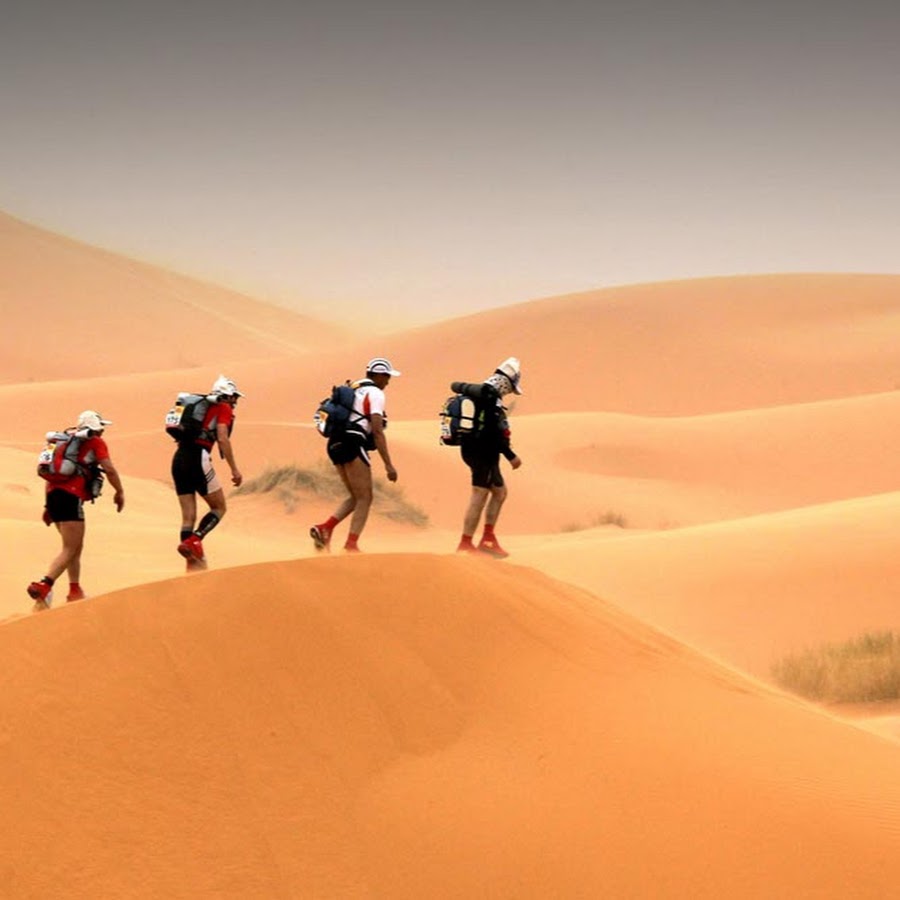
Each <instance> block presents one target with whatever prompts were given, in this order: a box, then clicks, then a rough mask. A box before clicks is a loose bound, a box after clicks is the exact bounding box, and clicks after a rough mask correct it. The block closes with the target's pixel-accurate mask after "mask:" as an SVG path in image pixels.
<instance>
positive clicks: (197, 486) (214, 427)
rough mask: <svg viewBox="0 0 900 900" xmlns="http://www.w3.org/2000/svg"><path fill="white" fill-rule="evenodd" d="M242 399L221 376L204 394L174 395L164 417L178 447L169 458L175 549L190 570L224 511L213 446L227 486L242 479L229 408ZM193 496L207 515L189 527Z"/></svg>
mask: <svg viewBox="0 0 900 900" xmlns="http://www.w3.org/2000/svg"><path fill="white" fill-rule="evenodd" d="M243 396H244V394H242V393H241V392H240V391H239V390H238V389H237V386H236V385H235V383H234V382H233V381H232V380H231V379H229V378H226V377H225V376H224V375H220V376H219V377H218V378H217V379H216V381H215V382H214V384H213V386H212V388H211V389H210V392H209V393H208V394H179V396H178V400H177V402H176V404H175V406H174V407H173V408H172V409H171V410H170V411H169V414H168V415H167V416H166V431H167V432H168V433H169V434H170V435H171V436H172V437H173V438H175V440H176V441H177V443H178V448H177V449H176V450H175V455H174V456H173V457H172V480H173V481H174V482H175V492H176V493H177V495H178V503H179V505H180V506H181V531H180V542H179V544H178V548H177V549H178V552H179V553H180V554H181V555H182V556H183V557H184V558H185V560H186V561H187V570H188V571H189V572H190V571H195V570H198V569H205V568H206V566H207V561H206V554H205V553H204V550H203V540H204V538H205V537H206V536H207V535H208V534H209V533H210V532H211V531H212V530H213V529H214V528H215V527H216V526H217V525H218V524H219V522H221V521H222V518H223V516H224V515H225V511H226V507H227V504H226V501H225V490H224V488H223V487H222V484H221V482H220V481H219V478H218V476H217V475H216V470H215V469H214V468H213V463H212V448H213V446H215V445H216V444H218V446H219V453H220V455H221V457H222V459H224V460H225V462H227V463H228V467H229V468H230V469H231V483H232V484H233V485H234V486H235V487H239V486H240V484H241V482H242V481H243V480H244V477H243V475H242V474H241V472H240V470H239V469H238V467H237V463H236V462H235V458H234V448H233V447H232V444H231V431H232V429H233V427H234V418H235V414H234V408H235V406H236V405H237V402H238V398H240V397H243ZM198 494H199V495H200V496H201V497H202V498H203V500H204V501H205V502H206V505H207V506H208V507H209V511H208V512H207V513H206V514H205V515H204V516H203V518H202V519H201V520H200V524H199V525H197V527H196V528H194V525H195V523H196V521H197V495H198Z"/></svg>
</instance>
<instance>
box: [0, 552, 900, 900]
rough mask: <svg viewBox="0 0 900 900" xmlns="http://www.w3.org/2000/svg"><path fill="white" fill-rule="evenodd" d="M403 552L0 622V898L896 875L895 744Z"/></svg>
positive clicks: (573, 602) (507, 569)
mask: <svg viewBox="0 0 900 900" xmlns="http://www.w3.org/2000/svg"><path fill="white" fill-rule="evenodd" d="M387 562H388V559H387V558H385V557H379V556H372V557H369V558H358V559H327V560H315V561H301V562H296V563H285V564H271V565H265V566H253V567H248V568H244V569H232V570H230V571H227V572H225V571H222V572H211V573H208V574H206V575H202V576H198V577H197V578H193V579H187V580H178V581H171V582H163V583H159V584H154V585H147V586H146V587H140V588H135V589H131V590H128V591H125V592H118V593H114V594H111V595H108V596H106V597H104V598H101V599H98V600H96V601H93V602H91V603H85V604H81V605H77V606H74V607H71V608H66V609H63V610H59V611H53V612H50V613H48V614H46V615H44V616H40V617H34V618H30V619H27V620H22V621H17V622H12V623H8V624H7V625H5V626H4V627H2V628H0V645H2V650H0V652H2V656H3V659H4V666H3V669H2V672H0V709H2V716H0V722H2V723H3V725H2V732H0V760H2V763H0V779H2V780H3V788H2V793H3V796H4V798H6V799H5V801H4V806H5V809H4V816H3V817H2V823H0V830H2V835H3V836H2V841H3V845H4V846H5V847H6V848H7V853H6V854H4V862H3V864H2V866H0V889H2V892H3V893H4V895H5V896H42V895H46V894H47V893H48V892H51V893H52V892H54V891H58V889H59V885H60V884H61V883H64V884H65V885H66V895H67V896H70V897H89V896H90V897H96V896H133V897H141V896H146V897H150V896H173V897H174V896H183V897H188V896H191V897H198V896H235V897H271V896H290V897H293V896H296V897H326V896H327V897H337V896H354V897H359V896H377V897H410V898H412V897H415V898H420V897H423V896H433V897H472V896H491V897H546V896H567V897H570V896H583V897H595V896H651V895H652V896H659V895H661V894H662V895H665V896H667V897H701V896H702V897H722V896H730V897H759V896H773V895H777V896H848V895H854V896H872V897H874V896H879V894H881V895H884V893H882V892H888V893H889V891H890V885H891V884H892V883H893V882H894V881H895V880H896V879H897V878H898V877H900V862H897V863H895V862H892V860H894V859H895V857H896V854H894V853H893V848H894V847H895V846H896V841H897V839H898V837H900V756H898V754H897V752H896V747H895V746H894V745H892V744H890V743H888V742H884V741H882V740H881V739H879V738H876V737H873V736H870V735H868V734H865V733H863V732H860V731H858V730H856V729H854V728H852V727H850V726H847V725H844V724H842V723H838V722H836V721H834V720H831V719H829V718H827V717H825V716H823V715H821V714H818V713H816V712H814V711H812V710H811V709H809V708H807V707H804V706H802V705H799V704H797V703H795V702H793V701H789V700H787V699H785V698H783V697H781V696H779V695H774V694H771V693H769V692H768V691H767V690H766V689H763V688H761V687H760V686H759V685H756V684H754V683H752V682H750V681H747V680H745V679H743V678H742V677H740V676H738V675H737V674H736V673H733V672H730V671H728V670H726V669H723V668H720V667H717V666H715V665H713V664H711V663H709V662H708V661H705V660H703V659H702V658H701V657H698V656H695V655H693V654H691V653H688V652H686V651H684V650H683V649H681V648H680V647H679V646H678V645H677V644H675V643H673V642H671V641H669V640H668V639H665V638H663V637H661V636H659V635H658V634H655V633H654V632H652V631H650V630H648V629H647V628H646V627H644V626H642V625H640V624H638V623H637V622H635V621H633V620H630V619H628V618H627V617H623V616H622V615H621V614H619V613H617V612H616V611H615V610H613V609H612V608H610V607H609V606H606V605H604V604H601V603H599V602H598V601H597V600H595V599H593V598H590V597H588V596H586V595H583V594H581V593H579V592H577V591H575V590H573V589H571V588H567V587H565V586H564V585H561V584H559V583H556V582H553V581H551V580H549V579H547V578H545V577H542V576H540V575H538V574H537V573H535V572H533V571H529V570H527V569H519V568H517V567H512V566H497V565H494V564H492V563H490V562H488V561H485V562H484V563H481V564H473V563H472V562H471V561H466V560H459V559H454V558H446V557H434V556H396V557H394V558H391V559H390V565H391V570H392V573H393V574H392V577H391V578H390V579H385V578H384V577H383V575H384V566H385V564H386V563H387ZM36 670H37V671H36ZM138 698H139V702H137V701H138ZM773 734H778V736H779V739H778V741H773V740H772V735H773ZM649 747H652V748H653V750H652V752H648V748H649ZM22 785H28V790H27V791H22V790H21V786H22ZM713 848H714V849H713Z"/></svg>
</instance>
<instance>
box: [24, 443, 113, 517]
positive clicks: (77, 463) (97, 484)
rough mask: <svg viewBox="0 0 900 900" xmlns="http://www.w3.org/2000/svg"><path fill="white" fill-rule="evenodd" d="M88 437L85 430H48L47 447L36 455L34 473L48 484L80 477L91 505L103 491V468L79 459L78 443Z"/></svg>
mask: <svg viewBox="0 0 900 900" xmlns="http://www.w3.org/2000/svg"><path fill="white" fill-rule="evenodd" d="M89 436H90V433H89V432H87V431H85V432H78V431H48V432H47V445H46V446H45V447H44V449H43V450H42V451H41V452H40V454H39V455H38V466H37V473H38V475H40V476H41V478H43V479H45V480H46V481H48V482H50V484H62V483H63V482H65V481H68V480H69V479H70V478H72V477H73V476H76V475H81V476H82V477H83V478H84V483H85V489H86V491H87V495H88V498H89V499H90V501H91V503H93V502H94V500H96V499H97V498H98V497H99V496H100V494H101V492H102V491H103V469H101V468H100V465H99V464H98V463H97V462H96V461H94V460H91V461H90V462H85V461H84V460H83V459H81V458H80V457H81V447H82V444H84V441H85V439H86V438H87V437H89Z"/></svg>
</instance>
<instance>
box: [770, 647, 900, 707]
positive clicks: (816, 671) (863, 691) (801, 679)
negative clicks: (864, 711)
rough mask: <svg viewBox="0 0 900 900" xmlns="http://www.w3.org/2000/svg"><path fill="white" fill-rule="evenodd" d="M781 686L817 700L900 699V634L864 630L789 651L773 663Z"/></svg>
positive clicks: (829, 701) (859, 700)
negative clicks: (843, 638) (838, 640)
mask: <svg viewBox="0 0 900 900" xmlns="http://www.w3.org/2000/svg"><path fill="white" fill-rule="evenodd" d="M772 677H773V678H774V679H775V681H776V682H777V683H778V684H779V685H780V686H781V687H783V688H785V689H786V690H789V691H791V692H792V693H795V694H799V695H800V696H802V697H806V698H807V699H808V700H816V701H819V702H822V703H870V702H874V701H878V700H896V699H898V698H900V634H898V633H896V632H893V631H878V632H867V633H865V634H862V635H860V636H859V637H856V638H853V639H852V640H849V641H844V642H843V643H831V644H823V645H821V646H820V647H815V648H811V649H807V650H803V651H801V652H799V653H793V654H790V655H788V656H785V657H784V658H783V659H780V660H778V661H777V662H776V663H775V664H774V665H773V666H772Z"/></svg>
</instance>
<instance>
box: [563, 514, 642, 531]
mask: <svg viewBox="0 0 900 900" xmlns="http://www.w3.org/2000/svg"><path fill="white" fill-rule="evenodd" d="M601 525H615V526H616V527H617V528H627V527H628V520H627V519H626V518H625V516H624V515H622V513H620V512H616V511H615V510H612V509H608V510H606V512H602V513H598V514H597V515H595V516H594V517H593V518H592V519H591V520H590V522H588V523H587V524H586V525H582V524H581V523H580V522H567V523H566V524H565V525H563V526H562V528H561V529H560V530H561V531H564V532H571V531H585V530H586V529H588V528H599V527H600V526H601Z"/></svg>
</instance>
